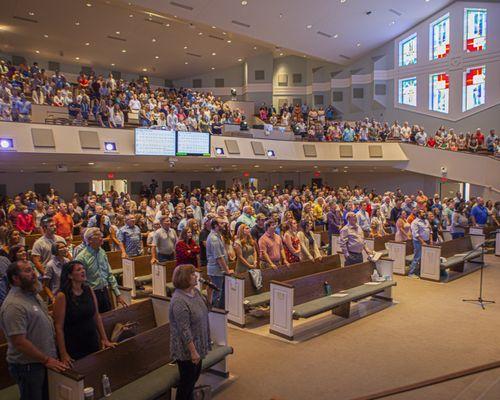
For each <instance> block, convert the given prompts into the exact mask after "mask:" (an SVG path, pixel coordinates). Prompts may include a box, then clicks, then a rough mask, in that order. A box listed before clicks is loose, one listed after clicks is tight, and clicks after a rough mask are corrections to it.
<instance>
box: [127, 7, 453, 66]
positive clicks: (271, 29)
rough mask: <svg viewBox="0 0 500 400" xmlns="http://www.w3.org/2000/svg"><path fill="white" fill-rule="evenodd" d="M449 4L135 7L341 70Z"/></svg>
mask: <svg viewBox="0 0 500 400" xmlns="http://www.w3.org/2000/svg"><path fill="white" fill-rule="evenodd" d="M451 3H453V0H376V1H375V0H345V1H343V0H309V1H304V0H268V1H265V0H247V5H246V6H243V5H242V1H241V0H133V1H132V4H134V5H140V6H142V7H145V8H147V9H151V10H157V11H159V12H162V13H165V14H169V15H176V16H177V17H178V18H184V19H187V20H192V21H197V22H203V23H206V24H209V25H215V26H217V27H220V28H222V29H225V30H227V31H231V32H235V33H239V34H242V35H246V36H249V37H251V38H253V39H255V40H260V41H265V42H268V43H270V44H272V45H275V46H280V47H282V48H285V49H291V50H293V51H295V52H299V53H303V54H307V55H310V56H313V57H318V58H321V59H324V60H328V61H331V62H335V63H340V64H348V63H349V62H350V60H347V59H345V58H343V57H340V55H344V56H347V57H349V58H350V59H355V58H358V57H360V56H361V55H363V54H365V53H367V52H369V51H370V50H373V49H375V48H377V47H379V46H381V45H383V44H384V43H386V42H387V41H389V40H391V39H394V38H395V37H397V36H399V35H400V34H402V33H404V32H405V31H406V30H407V29H410V28H411V27H412V26H414V25H416V24H417V23H418V22H419V21H421V20H423V19H425V18H427V17H429V16H431V15H432V14H434V13H435V12H437V11H438V10H440V9H441V8H443V7H445V6H447V5H449V4H451ZM176 4H181V5H182V6H183V7H188V8H192V10H190V9H186V8H182V7H179V6H176ZM391 9H392V10H394V11H396V13H399V14H401V15H397V14H395V13H394V12H392V11H390V10H391ZM369 11H371V14H370V15H366V13H367V12H369ZM233 21H236V22H241V23H244V24H247V25H250V27H245V26H241V25H238V24H235V23H234V22H233ZM308 25H311V27H310V28H308ZM317 32H323V33H325V34H327V35H331V36H332V37H331V38H328V37H326V36H324V35H319V34H318V33H317ZM335 35H338V37H337V38H335V37H334V36H335ZM358 43H359V46H358Z"/></svg>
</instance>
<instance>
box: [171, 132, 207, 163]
mask: <svg viewBox="0 0 500 400" xmlns="http://www.w3.org/2000/svg"><path fill="white" fill-rule="evenodd" d="M177 155H178V156H208V157H209V156H210V133H207V132H184V131H178V132H177Z"/></svg>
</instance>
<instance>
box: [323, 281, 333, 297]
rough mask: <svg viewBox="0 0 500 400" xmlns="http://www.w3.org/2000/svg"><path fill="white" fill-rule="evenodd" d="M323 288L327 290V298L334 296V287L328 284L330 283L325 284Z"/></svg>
mask: <svg viewBox="0 0 500 400" xmlns="http://www.w3.org/2000/svg"><path fill="white" fill-rule="evenodd" d="M323 287H324V289H325V296H330V295H331V294H332V286H331V285H330V284H329V283H328V281H325V283H323Z"/></svg>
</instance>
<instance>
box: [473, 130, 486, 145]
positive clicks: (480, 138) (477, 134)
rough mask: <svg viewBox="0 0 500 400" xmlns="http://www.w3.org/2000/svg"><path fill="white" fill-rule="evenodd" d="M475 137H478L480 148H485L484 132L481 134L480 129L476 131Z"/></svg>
mask: <svg viewBox="0 0 500 400" xmlns="http://www.w3.org/2000/svg"><path fill="white" fill-rule="evenodd" d="M475 136H476V140H477V144H478V145H479V147H483V145H484V135H483V132H481V129H480V128H477V129H476V134H475Z"/></svg>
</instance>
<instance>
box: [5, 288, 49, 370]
mask: <svg viewBox="0 0 500 400" xmlns="http://www.w3.org/2000/svg"><path fill="white" fill-rule="evenodd" d="M0 327H1V328H2V330H3V332H4V333H5V336H6V337H7V343H8V348H7V362H8V363H10V364H29V363H38V362H40V361H39V360H35V359H33V358H31V357H29V356H27V355H25V354H24V353H22V352H20V351H19V350H17V349H16V348H15V347H14V345H13V344H12V342H11V339H10V337H11V336H15V335H25V337H26V339H27V340H29V341H30V342H31V343H33V345H34V346H35V347H36V348H37V349H38V350H40V351H41V352H42V353H43V354H45V355H46V356H49V357H53V358H56V357H57V350H56V343H55V339H54V337H55V331H54V324H53V322H52V319H51V318H50V316H49V314H48V311H47V306H46V305H45V303H44V302H43V300H42V299H41V297H40V296H39V295H38V294H36V293H31V292H26V291H24V290H21V289H20V288H19V287H17V286H14V287H12V288H11V289H10V291H9V294H8V295H7V297H6V298H5V301H4V302H3V304H2V307H1V308H0Z"/></svg>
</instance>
